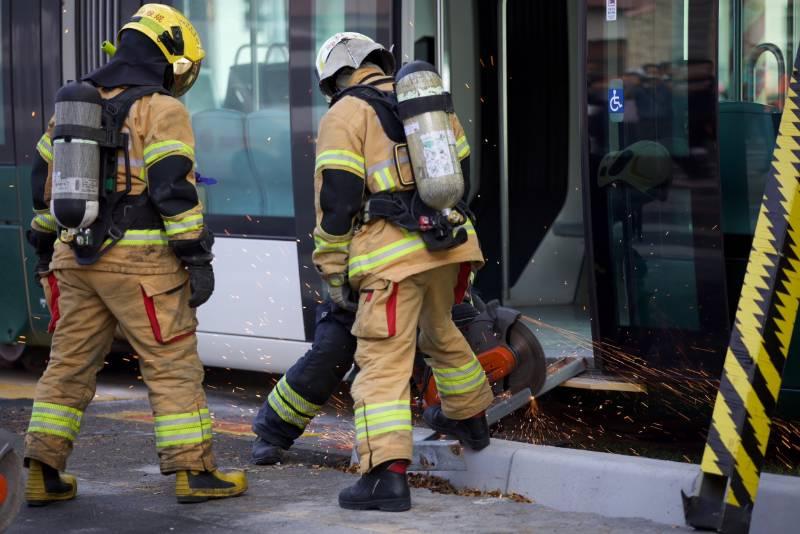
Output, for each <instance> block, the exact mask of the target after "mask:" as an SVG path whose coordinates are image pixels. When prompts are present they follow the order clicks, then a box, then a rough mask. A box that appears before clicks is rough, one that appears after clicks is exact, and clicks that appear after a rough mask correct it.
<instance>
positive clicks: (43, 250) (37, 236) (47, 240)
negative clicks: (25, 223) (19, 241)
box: [27, 230, 56, 274]
mask: <svg viewBox="0 0 800 534" xmlns="http://www.w3.org/2000/svg"><path fill="white" fill-rule="evenodd" d="M27 237H28V243H30V244H31V246H32V247H33V248H34V250H35V251H36V256H37V257H38V258H39V261H38V262H36V272H37V273H38V274H43V273H46V272H47V271H49V270H50V261H51V260H52V259H53V247H54V246H55V243H56V234H55V232H39V231H38V230H28V234H27Z"/></svg>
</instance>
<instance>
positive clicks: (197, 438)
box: [156, 434, 211, 449]
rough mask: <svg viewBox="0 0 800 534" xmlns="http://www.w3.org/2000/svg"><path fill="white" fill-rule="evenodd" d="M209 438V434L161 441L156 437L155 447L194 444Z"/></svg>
mask: <svg viewBox="0 0 800 534" xmlns="http://www.w3.org/2000/svg"><path fill="white" fill-rule="evenodd" d="M210 439H211V435H210V434H204V435H203V436H194V437H190V438H184V439H170V440H161V441H160V440H158V439H156V447H158V448H159V449H163V448H164V447H175V446H177V445H195V444H197V443H202V442H204V441H208V440H210Z"/></svg>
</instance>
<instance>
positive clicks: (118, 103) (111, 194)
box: [73, 85, 169, 265]
mask: <svg viewBox="0 0 800 534" xmlns="http://www.w3.org/2000/svg"><path fill="white" fill-rule="evenodd" d="M155 93H160V94H169V92H168V91H167V90H166V89H164V88H163V87H159V86H155V85H143V86H135V87H129V88H128V89H125V90H124V91H122V92H121V93H120V94H118V95H116V96H114V97H112V98H108V99H106V100H105V102H104V103H103V130H104V131H105V137H106V142H105V143H101V147H102V150H101V163H100V165H101V170H102V176H103V177H104V181H105V182H107V183H104V184H101V192H102V193H101V198H100V214H99V216H98V217H97V219H96V220H95V222H94V224H93V225H92V227H91V228H92V230H93V233H94V234H95V235H98V236H102V239H97V240H96V242H95V243H94V244H93V245H92V246H88V247H82V249H77V248H74V249H73V250H74V251H75V259H76V260H77V262H78V263H79V264H80V265H91V264H93V263H96V262H97V261H98V260H99V259H100V258H101V257H102V256H104V255H105V254H106V253H107V252H108V251H109V250H111V249H112V248H113V247H114V246H115V245H116V244H117V243H118V242H119V241H120V240H121V239H122V238H123V237H124V236H125V232H126V231H128V229H130V228H132V227H133V226H134V225H135V224H136V223H137V221H138V220H139V219H142V218H147V216H148V215H149V214H150V212H152V209H153V208H152V205H151V204H150V198H149V196H148V195H146V194H141V195H138V196H137V197H135V199H133V200H132V201H130V202H128V204H127V205H126V206H125V209H124V210H122V216H120V217H119V218H115V217H114V215H115V214H116V213H117V212H118V210H117V206H118V205H122V203H123V199H124V198H125V197H126V196H127V195H128V193H130V192H131V189H132V183H131V182H132V177H131V164H130V154H129V153H128V134H123V133H122V126H123V125H124V124H125V119H126V118H127V117H128V112H129V111H130V109H131V106H133V103H134V102H136V101H137V100H139V99H140V98H142V97H144V96H147V95H152V94H155ZM118 151H122V154H123V160H124V162H125V189H124V190H122V191H117V190H116V174H117V165H118V164H117V156H118Z"/></svg>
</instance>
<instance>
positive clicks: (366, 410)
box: [357, 401, 411, 413]
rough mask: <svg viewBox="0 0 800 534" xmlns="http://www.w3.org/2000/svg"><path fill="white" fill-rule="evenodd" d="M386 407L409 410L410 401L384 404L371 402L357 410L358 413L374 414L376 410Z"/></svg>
mask: <svg viewBox="0 0 800 534" xmlns="http://www.w3.org/2000/svg"><path fill="white" fill-rule="evenodd" d="M388 406H396V407H397V408H408V409H411V401H386V402H373V403H370V404H365V405H364V406H362V407H360V408H358V409H357V410H358V412H359V413H361V412H364V413H374V412H375V411H376V410H378V409H380V408H386V407H388Z"/></svg>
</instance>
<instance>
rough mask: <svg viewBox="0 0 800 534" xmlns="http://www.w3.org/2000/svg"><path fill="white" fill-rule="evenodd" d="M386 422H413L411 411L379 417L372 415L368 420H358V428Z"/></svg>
mask: <svg viewBox="0 0 800 534" xmlns="http://www.w3.org/2000/svg"><path fill="white" fill-rule="evenodd" d="M386 421H396V422H399V423H406V422H411V410H408V409H406V410H394V411H391V412H386V413H382V414H379V415H371V416H367V417H366V418H363V417H362V418H359V417H357V418H356V428H362V427H365V426H372V425H377V424H379V423H385V422H386Z"/></svg>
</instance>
